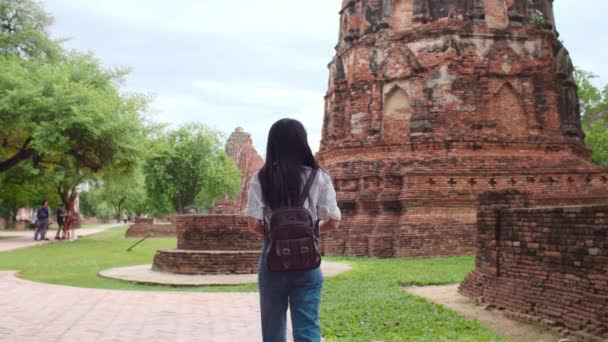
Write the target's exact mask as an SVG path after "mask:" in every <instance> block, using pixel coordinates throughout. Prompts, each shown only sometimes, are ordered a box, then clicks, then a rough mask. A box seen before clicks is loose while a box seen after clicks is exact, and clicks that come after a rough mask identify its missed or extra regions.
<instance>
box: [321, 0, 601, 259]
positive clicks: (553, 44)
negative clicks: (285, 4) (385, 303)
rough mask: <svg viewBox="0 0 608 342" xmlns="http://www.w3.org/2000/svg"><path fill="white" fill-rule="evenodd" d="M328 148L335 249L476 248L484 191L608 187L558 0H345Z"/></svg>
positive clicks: (586, 192) (581, 196)
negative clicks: (590, 142) (597, 163)
mask: <svg viewBox="0 0 608 342" xmlns="http://www.w3.org/2000/svg"><path fill="white" fill-rule="evenodd" d="M340 16H341V19H340V20H341V28H340V36H339V37H340V38H339V39H340V40H339V43H338V45H337V47H336V55H335V57H334V59H333V60H332V61H331V63H330V65H329V71H330V76H329V88H328V91H327V95H326V108H325V117H324V125H323V138H322V142H321V148H320V152H319V159H320V162H321V164H322V165H323V166H324V167H325V168H327V169H329V170H330V172H331V174H332V177H333V180H334V183H335V186H336V188H337V192H338V201H339V204H340V207H341V209H342V211H343V216H344V220H343V223H342V226H341V229H340V230H339V231H338V232H336V233H333V234H330V235H326V236H325V237H324V239H323V244H322V245H323V249H324V252H325V254H333V255H341V254H346V255H356V256H380V257H389V256H400V257H422V256H444V255H460V254H474V252H475V238H476V229H475V221H476V210H475V201H476V196H477V195H478V194H479V193H481V192H485V191H501V190H525V191H526V192H528V193H530V196H531V197H532V199H533V200H534V202H535V203H536V204H537V205H541V206H542V205H560V204H566V203H568V204H587V203H594V202H597V201H598V200H601V199H605V197H606V193H607V190H608V185H607V183H608V174H607V172H606V170H605V169H600V168H597V167H594V166H593V165H592V163H591V157H590V151H589V150H588V149H587V148H586V147H585V144H584V135H583V132H582V130H581V124H580V114H579V106H578V97H577V92H576V85H575V83H574V79H573V66H572V62H571V60H570V57H569V54H568V52H567V51H566V49H565V48H564V46H563V45H562V44H561V43H560V42H559V40H558V39H557V37H558V35H557V32H556V29H555V22H554V17H553V8H552V0H533V1H529V0H344V1H343V4H342V10H341V11H340Z"/></svg>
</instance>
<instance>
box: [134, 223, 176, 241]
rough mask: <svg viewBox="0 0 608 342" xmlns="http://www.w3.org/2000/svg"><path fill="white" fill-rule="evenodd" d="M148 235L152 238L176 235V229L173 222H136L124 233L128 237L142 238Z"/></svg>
mask: <svg viewBox="0 0 608 342" xmlns="http://www.w3.org/2000/svg"><path fill="white" fill-rule="evenodd" d="M149 235H151V237H153V238H164V237H176V236H177V229H176V228H175V226H174V225H173V224H150V223H136V224H134V225H131V226H130V227H129V229H127V232H126V233H125V236H126V237H128V238H143V237H146V236H149Z"/></svg>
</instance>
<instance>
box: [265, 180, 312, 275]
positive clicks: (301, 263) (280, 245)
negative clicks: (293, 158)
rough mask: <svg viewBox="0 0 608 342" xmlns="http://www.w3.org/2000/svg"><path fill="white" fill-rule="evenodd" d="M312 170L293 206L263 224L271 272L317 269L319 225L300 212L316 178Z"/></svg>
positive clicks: (310, 216)
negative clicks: (267, 242) (267, 243)
mask: <svg viewBox="0 0 608 342" xmlns="http://www.w3.org/2000/svg"><path fill="white" fill-rule="evenodd" d="M317 172H318V169H313V170H312V172H311V173H310V176H309V177H308V180H307V181H306V184H305V185H304V189H303V191H302V193H301V194H300V196H299V198H298V202H297V203H296V205H295V206H289V207H288V208H282V209H275V210H273V211H272V214H271V216H270V222H268V223H267V224H265V225H264V226H265V227H264V228H265V233H266V239H267V240H268V241H269V242H270V244H269V247H268V249H267V251H266V264H267V265H268V269H269V270H270V271H272V272H291V271H307V270H312V269H315V268H317V267H319V265H321V251H320V248H319V222H318V220H317V219H316V218H313V217H312V213H311V212H310V211H309V210H308V209H305V208H304V202H305V201H306V198H307V197H308V195H309V193H310V188H311V187H312V184H313V183H314V180H315V177H316V176H317Z"/></svg>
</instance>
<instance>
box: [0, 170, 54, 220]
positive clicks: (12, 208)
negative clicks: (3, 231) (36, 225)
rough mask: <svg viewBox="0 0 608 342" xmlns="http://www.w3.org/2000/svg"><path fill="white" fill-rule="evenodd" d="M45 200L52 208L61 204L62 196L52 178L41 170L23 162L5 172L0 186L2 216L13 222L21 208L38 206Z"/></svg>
mask: <svg viewBox="0 0 608 342" xmlns="http://www.w3.org/2000/svg"><path fill="white" fill-rule="evenodd" d="M43 200H47V201H49V205H50V207H51V208H52V209H56V208H58V207H60V206H61V198H60V197H59V196H58V194H57V190H56V188H55V185H54V184H53V182H52V180H51V179H50V178H49V177H47V176H46V175H41V174H40V171H39V170H37V169H34V168H32V167H31V165H28V164H23V165H20V166H18V167H16V168H13V169H11V170H9V171H7V172H6V173H4V174H3V181H2V186H0V208H2V209H3V210H2V214H1V215H0V216H2V217H4V218H6V219H7V220H8V221H9V222H13V220H14V218H15V214H16V212H17V210H18V209H19V208H24V207H25V208H28V207H29V208H36V207H38V206H39V205H40V203H41V202H42V201H43Z"/></svg>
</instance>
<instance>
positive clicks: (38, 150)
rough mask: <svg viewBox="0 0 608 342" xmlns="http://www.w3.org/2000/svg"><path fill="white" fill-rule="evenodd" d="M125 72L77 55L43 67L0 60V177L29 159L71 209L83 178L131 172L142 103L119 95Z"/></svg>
mask: <svg viewBox="0 0 608 342" xmlns="http://www.w3.org/2000/svg"><path fill="white" fill-rule="evenodd" d="M124 75H126V71H124V70H106V69H104V68H102V67H101V66H100V63H99V62H98V61H97V60H96V59H94V58H93V57H92V56H91V55H86V54H79V53H76V52H70V53H66V56H65V58H64V60H62V61H61V62H58V63H44V64H43V63H39V62H38V61H36V60H23V59H16V58H14V57H2V56H0V117H1V118H2V119H1V122H2V126H1V127H0V138H1V139H2V142H3V143H2V145H1V146H0V157H2V156H5V158H4V159H0V172H5V171H7V170H9V169H10V168H12V167H15V166H17V165H19V164H20V163H21V162H23V161H24V160H28V159H29V160H31V161H32V164H33V166H34V167H41V168H44V169H46V170H48V171H52V172H54V173H55V174H57V175H58V177H55V178H56V180H57V182H56V184H57V185H58V192H59V193H60V195H61V197H62V199H63V201H64V204H65V205H66V206H67V207H71V205H72V203H73V201H74V199H75V198H76V195H77V190H76V188H77V186H78V185H79V184H81V183H82V182H83V181H85V180H87V179H91V178H97V177H99V176H100V175H102V173H103V171H104V169H107V168H109V167H112V168H114V169H120V170H124V171H125V172H128V171H129V170H130V169H132V168H133V165H135V164H136V163H137V162H138V160H139V159H140V158H141V155H142V150H143V141H144V140H145V131H144V127H143V120H142V117H141V113H142V112H143V111H144V110H145V109H146V106H147V99H146V98H144V97H142V96H139V95H136V94H135V95H132V94H123V93H121V91H120V88H119V85H120V83H121V81H122V79H123V76H124Z"/></svg>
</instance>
